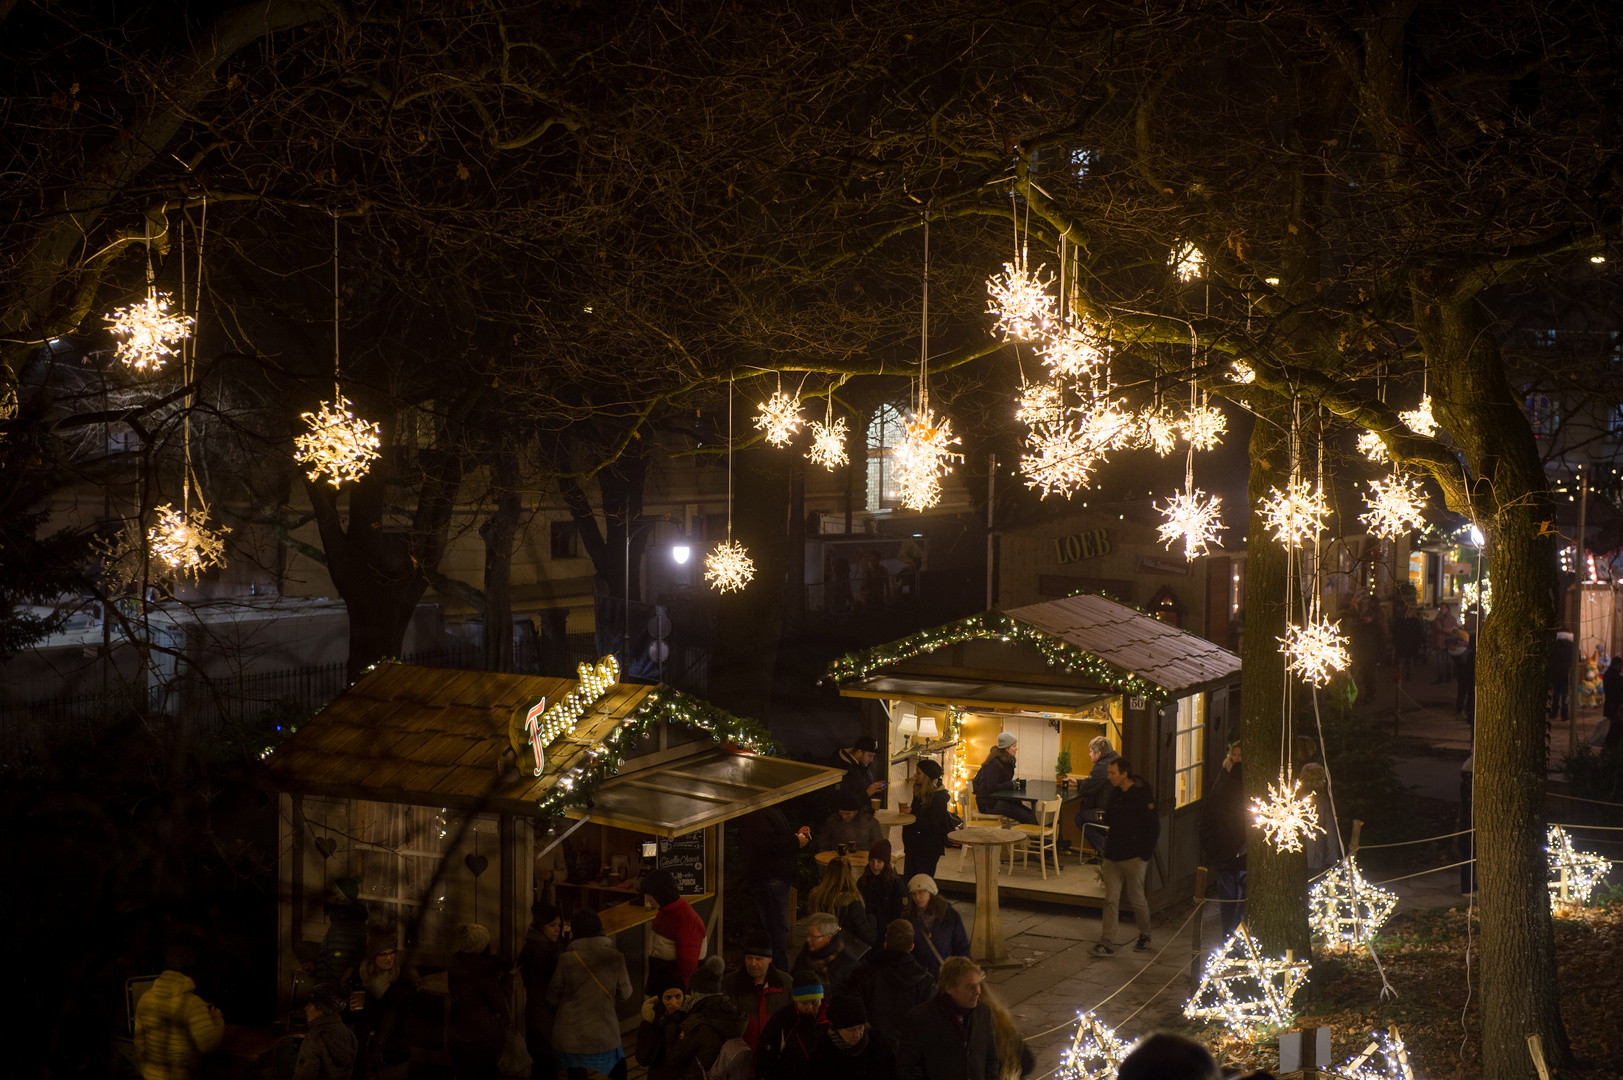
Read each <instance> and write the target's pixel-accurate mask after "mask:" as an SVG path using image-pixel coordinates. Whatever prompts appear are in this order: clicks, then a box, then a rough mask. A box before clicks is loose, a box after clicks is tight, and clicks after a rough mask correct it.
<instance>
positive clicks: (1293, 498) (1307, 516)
mask: <svg viewBox="0 0 1623 1080" xmlns="http://www.w3.org/2000/svg"><path fill="white" fill-rule="evenodd" d="M1257 510H1258V511H1259V512H1260V513H1261V514H1262V519H1263V521H1264V523H1265V524H1266V525H1267V526H1268V528H1269V529H1270V530H1271V531H1272V532H1273V534H1274V539H1276V540H1278V541H1279V542H1280V543H1281V544H1284V545H1285V546H1286V547H1300V546H1301V545H1302V544H1303V543H1304V542H1306V541H1309V540H1314V539H1316V538H1317V537H1318V535H1319V533H1321V532H1323V531H1324V520H1325V518H1327V517H1329V516H1330V504H1329V503H1328V502H1326V501H1325V497H1324V492H1322V491H1320V490H1318V489H1316V488H1313V487H1310V486H1309V485H1308V484H1306V483H1304V482H1301V481H1295V480H1293V481H1291V482H1290V483H1288V484H1286V485H1285V487H1284V488H1283V489H1280V488H1270V489H1269V491H1268V495H1267V496H1266V497H1265V498H1264V499H1263V500H1262V502H1261V503H1260V504H1259V505H1258V506H1257Z"/></svg>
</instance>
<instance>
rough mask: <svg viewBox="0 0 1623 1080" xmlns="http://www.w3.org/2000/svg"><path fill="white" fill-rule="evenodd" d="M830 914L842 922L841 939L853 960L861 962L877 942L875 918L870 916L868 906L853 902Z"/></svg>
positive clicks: (857, 901) (859, 901)
mask: <svg viewBox="0 0 1623 1080" xmlns="http://www.w3.org/2000/svg"><path fill="white" fill-rule="evenodd" d="M829 914H830V915H832V916H834V917H835V918H836V919H838V920H840V937H841V938H843V939H844V940H845V947H846V949H847V950H849V951H850V953H851V955H852V956H853V958H855V959H857V960H861V959H862V957H863V955H864V954H865V953H867V951H868V950H869V949H871V948H873V944H874V941H875V940H877V937H876V932H875V929H874V920H873V916H871V915H869V914H868V905H867V904H865V903H863V902H862V901H861V900H852V901H851V902H849V903H847V904H844V905H842V906H841V907H840V910H838V911H831V912H829Z"/></svg>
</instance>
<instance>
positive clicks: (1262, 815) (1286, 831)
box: [1251, 776, 1324, 851]
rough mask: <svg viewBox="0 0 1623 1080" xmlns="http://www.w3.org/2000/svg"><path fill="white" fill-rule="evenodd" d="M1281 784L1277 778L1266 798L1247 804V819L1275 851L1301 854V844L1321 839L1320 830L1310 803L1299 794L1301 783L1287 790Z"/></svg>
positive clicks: (1283, 780)
mask: <svg viewBox="0 0 1623 1080" xmlns="http://www.w3.org/2000/svg"><path fill="white" fill-rule="evenodd" d="M1285 783H1286V781H1285V778H1284V777H1283V776H1281V777H1280V778H1279V782H1278V783H1275V784H1269V785H1268V794H1267V796H1266V797H1264V798H1260V799H1252V800H1251V818H1252V820H1253V821H1255V822H1256V823H1257V827H1258V828H1260V829H1261V830H1262V837H1263V839H1264V840H1266V841H1268V843H1269V844H1270V845H1272V847H1273V849H1274V850H1275V851H1301V850H1302V841H1304V840H1306V839H1308V838H1309V837H1312V836H1314V835H1319V836H1322V835H1324V829H1323V828H1322V827H1320V825H1319V812H1318V810H1316V809H1315V808H1314V806H1313V800H1312V799H1311V798H1310V797H1308V796H1306V795H1303V794H1301V790H1302V782H1301V781H1300V780H1296V781H1294V782H1292V783H1291V785H1290V788H1289V789H1288V790H1287V789H1286V787H1285Z"/></svg>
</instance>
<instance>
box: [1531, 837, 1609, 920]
mask: <svg viewBox="0 0 1623 1080" xmlns="http://www.w3.org/2000/svg"><path fill="white" fill-rule="evenodd" d="M1544 851H1545V853H1546V854H1547V855H1548V856H1549V864H1550V880H1549V886H1550V902H1551V903H1552V904H1556V903H1564V904H1582V903H1583V902H1584V901H1586V900H1588V899H1589V894H1590V893H1592V892H1594V891H1595V886H1596V885H1599V884H1600V883H1601V882H1603V881H1605V880H1606V875H1607V873H1608V872H1609V871H1610V870H1611V869H1612V861H1611V860H1610V859H1608V858H1606V857H1605V856H1604V855H1593V854H1591V853H1589V852H1587V851H1579V850H1577V849H1576V848H1574V847H1573V846H1572V837H1570V836H1568V835H1567V830H1565V829H1563V828H1562V827H1561V826H1559V825H1551V826H1550V828H1549V831H1548V832H1547V833H1546V834H1545V840H1544ZM1563 894H1564V895H1563Z"/></svg>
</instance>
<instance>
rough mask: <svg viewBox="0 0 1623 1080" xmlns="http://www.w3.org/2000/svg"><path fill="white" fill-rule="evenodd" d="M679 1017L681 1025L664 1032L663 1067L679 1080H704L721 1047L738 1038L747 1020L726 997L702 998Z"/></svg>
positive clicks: (669, 1027) (721, 995)
mask: <svg viewBox="0 0 1623 1080" xmlns="http://www.w3.org/2000/svg"><path fill="white" fill-rule="evenodd" d="M683 1013H684V1015H683V1017H682V1022H681V1024H673V1025H671V1026H668V1027H666V1029H665V1063H666V1065H668V1066H669V1067H670V1069H671V1075H672V1076H676V1077H680V1078H681V1080H705V1073H706V1072H707V1071H708V1070H709V1068H710V1066H712V1065H714V1064H715V1063H716V1056H717V1055H718V1054H720V1053H721V1044H722V1043H724V1042H726V1041H727V1040H728V1039H736V1038H739V1037H741V1036H742V1035H743V1034H744V1029H745V1028H746V1027H748V1026H749V1018H748V1017H747V1016H745V1015H744V1014H743V1013H742V1012H740V1011H739V1008H738V1006H736V1005H734V1004H733V1002H732V999H731V998H729V997H728V996H727V995H726V994H706V995H705V996H703V997H701V998H699V999H698V1001H697V1002H696V1003H695V1004H693V1005H692V1006H690V1007H688V1008H685V1009H684V1010H683Z"/></svg>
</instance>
